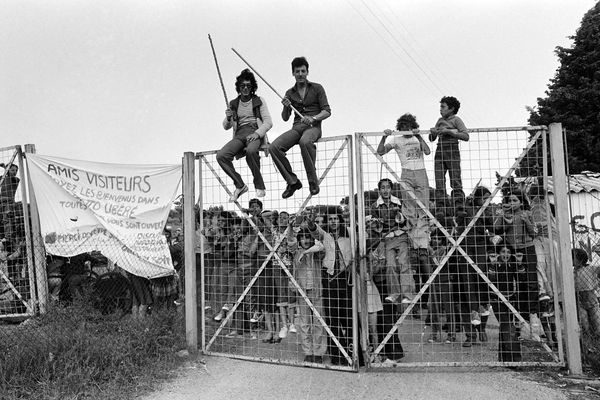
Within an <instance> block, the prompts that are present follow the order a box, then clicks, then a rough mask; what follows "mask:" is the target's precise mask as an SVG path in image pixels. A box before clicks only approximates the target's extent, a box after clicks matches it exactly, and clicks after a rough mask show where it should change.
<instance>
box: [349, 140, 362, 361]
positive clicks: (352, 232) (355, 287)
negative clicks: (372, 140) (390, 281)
mask: <svg viewBox="0 0 600 400" xmlns="http://www.w3.org/2000/svg"><path fill="white" fill-rule="evenodd" d="M346 143H347V144H348V183H349V191H348V209H349V211H350V243H351V244H352V248H353V249H356V248H357V247H356V205H355V204H354V199H353V196H354V149H353V148H352V136H350V135H349V136H347V137H346ZM356 255H357V252H356V250H355V251H354V254H353V257H354V259H355V260H356ZM358 271H359V268H358V263H356V262H353V263H352V266H351V271H350V273H351V274H352V283H353V285H352V343H353V346H354V348H355V349H358V348H360V347H362V346H359V343H358V341H359V340H360V337H359V335H358V329H359V324H358V299H359V297H358V296H359V291H358V285H359V284H360V282H361V280H360V275H359V273H358ZM363 326H364V325H363ZM363 349H364V347H363ZM352 361H353V363H354V365H353V366H354V367H355V368H356V369H358V365H359V357H358V351H354V352H353V354H352Z"/></svg>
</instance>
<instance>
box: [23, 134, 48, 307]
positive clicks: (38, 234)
mask: <svg viewBox="0 0 600 400" xmlns="http://www.w3.org/2000/svg"><path fill="white" fill-rule="evenodd" d="M24 147H25V159H27V154H35V145H34V144H26V145H25V146H24ZM27 192H28V194H29V207H30V210H29V211H30V216H31V251H32V255H33V262H34V265H35V267H34V268H35V280H36V287H37V298H38V305H39V312H40V314H45V313H46V311H48V303H49V300H50V299H49V293H48V277H47V276H46V249H45V248H44V241H43V238H42V229H41V227H40V215H39V211H38V206H37V200H36V198H35V191H34V189H33V185H32V183H31V176H30V174H29V165H27ZM23 199H25V197H23ZM25 223H27V221H26V222H25ZM32 290H33V288H32Z"/></svg>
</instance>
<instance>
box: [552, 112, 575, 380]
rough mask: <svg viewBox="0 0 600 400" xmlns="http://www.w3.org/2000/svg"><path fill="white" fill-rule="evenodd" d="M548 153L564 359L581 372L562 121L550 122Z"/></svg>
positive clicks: (573, 370)
mask: <svg viewBox="0 0 600 400" xmlns="http://www.w3.org/2000/svg"><path fill="white" fill-rule="evenodd" d="M550 153H551V158H552V181H553V185H554V205H555V210H556V222H557V231H558V238H557V240H558V266H559V273H560V275H561V284H562V292H563V315H564V322H565V341H566V350H567V363H568V367H569V371H570V372H571V374H575V375H577V374H581V373H582V367H581V348H580V344H579V322H578V321H577V304H576V302H575V282H574V277H573V258H572V256H571V234H570V224H569V222H570V218H569V193H568V191H567V173H566V165H565V148H564V144H563V130H562V124H560V123H553V124H550Z"/></svg>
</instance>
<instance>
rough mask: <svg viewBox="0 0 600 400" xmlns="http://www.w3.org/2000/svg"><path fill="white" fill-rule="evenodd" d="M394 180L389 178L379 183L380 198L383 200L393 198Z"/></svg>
mask: <svg viewBox="0 0 600 400" xmlns="http://www.w3.org/2000/svg"><path fill="white" fill-rule="evenodd" d="M392 187H393V183H392V180H391V179H389V178H383V179H381V180H380V181H379V182H378V183H377V189H378V190H379V196H380V197H381V198H382V199H383V200H389V199H390V198H391V197H392Z"/></svg>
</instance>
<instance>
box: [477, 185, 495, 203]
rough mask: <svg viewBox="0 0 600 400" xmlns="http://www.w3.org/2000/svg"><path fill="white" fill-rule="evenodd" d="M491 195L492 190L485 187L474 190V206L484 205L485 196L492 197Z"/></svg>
mask: <svg viewBox="0 0 600 400" xmlns="http://www.w3.org/2000/svg"><path fill="white" fill-rule="evenodd" d="M491 194H492V192H490V189H488V188H486V187H485V186H477V187H476V188H475V190H473V204H475V205H476V206H480V205H483V202H482V200H483V198H484V197H485V196H490V195H491ZM479 201H481V204H479V203H478V202H479Z"/></svg>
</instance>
